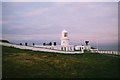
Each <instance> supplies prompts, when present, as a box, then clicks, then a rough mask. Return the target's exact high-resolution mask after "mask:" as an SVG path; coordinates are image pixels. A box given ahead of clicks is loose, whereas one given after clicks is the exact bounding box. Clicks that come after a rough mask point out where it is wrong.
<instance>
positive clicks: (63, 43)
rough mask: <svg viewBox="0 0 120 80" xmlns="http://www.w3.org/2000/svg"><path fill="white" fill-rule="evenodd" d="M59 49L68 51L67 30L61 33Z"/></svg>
mask: <svg viewBox="0 0 120 80" xmlns="http://www.w3.org/2000/svg"><path fill="white" fill-rule="evenodd" d="M61 50H64V51H68V50H69V38H68V32H67V31H66V30H63V31H62V33H61Z"/></svg>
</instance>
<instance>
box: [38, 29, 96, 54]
mask: <svg viewBox="0 0 120 80" xmlns="http://www.w3.org/2000/svg"><path fill="white" fill-rule="evenodd" d="M85 43H86V44H85V45H70V44H69V35H68V32H67V31H66V30H63V31H62V32H61V45H56V46H54V45H51V46H50V45H44V46H43V45H42V46H39V45H36V47H42V48H46V49H52V50H60V51H72V52H73V51H80V52H82V53H83V52H84V51H85V50H86V51H92V50H94V49H91V46H90V45H89V44H88V43H89V41H85Z"/></svg>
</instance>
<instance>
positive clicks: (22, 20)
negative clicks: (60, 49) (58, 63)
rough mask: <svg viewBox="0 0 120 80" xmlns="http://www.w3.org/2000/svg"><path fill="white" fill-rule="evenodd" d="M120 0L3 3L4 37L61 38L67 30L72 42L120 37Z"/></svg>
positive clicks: (111, 41) (111, 40) (110, 41)
mask: <svg viewBox="0 0 120 80" xmlns="http://www.w3.org/2000/svg"><path fill="white" fill-rule="evenodd" d="M117 18H118V3H117V2H69V3H67V2H66V3H65V2H46V3H45V2H31V3H30V2H3V3H2V21H0V23H2V24H3V25H2V26H3V29H2V34H3V39H8V40H12V41H14V40H31V41H34V40H35V41H36V40H48V41H49V40H56V41H59V40H60V34H61V31H62V30H64V29H65V30H67V31H68V34H69V38H70V41H71V42H72V43H80V42H83V41H84V40H89V41H91V42H96V40H97V39H98V40H99V43H101V44H114V43H117V40H118V19H117Z"/></svg>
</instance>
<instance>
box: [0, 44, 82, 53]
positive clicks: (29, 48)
mask: <svg viewBox="0 0 120 80" xmlns="http://www.w3.org/2000/svg"><path fill="white" fill-rule="evenodd" d="M0 45H3V46H8V47H15V48H19V49H27V50H33V51H45V52H55V53H65V54H81V53H82V52H80V51H74V52H73V51H60V50H52V49H46V48H44V47H43V48H41V47H33V46H23V45H16V44H10V43H3V42H0Z"/></svg>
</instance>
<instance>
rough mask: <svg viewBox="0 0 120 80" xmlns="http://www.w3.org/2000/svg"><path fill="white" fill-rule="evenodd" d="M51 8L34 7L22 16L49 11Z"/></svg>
mask: <svg viewBox="0 0 120 80" xmlns="http://www.w3.org/2000/svg"><path fill="white" fill-rule="evenodd" d="M49 10H50V8H40V9H35V10H34V9H33V10H31V11H28V12H24V13H23V14H22V15H21V16H24V17H32V16H38V15H41V14H45V13H47V12H48V11H49Z"/></svg>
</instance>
